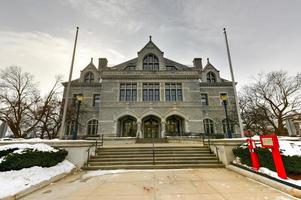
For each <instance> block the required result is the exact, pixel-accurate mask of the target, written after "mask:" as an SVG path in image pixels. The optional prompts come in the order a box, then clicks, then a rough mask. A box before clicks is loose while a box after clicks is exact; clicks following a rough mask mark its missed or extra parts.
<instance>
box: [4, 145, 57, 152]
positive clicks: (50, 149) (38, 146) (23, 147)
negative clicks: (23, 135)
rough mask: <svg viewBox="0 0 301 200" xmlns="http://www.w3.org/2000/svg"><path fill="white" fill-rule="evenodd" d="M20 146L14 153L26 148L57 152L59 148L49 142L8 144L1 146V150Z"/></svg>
mask: <svg viewBox="0 0 301 200" xmlns="http://www.w3.org/2000/svg"><path fill="white" fill-rule="evenodd" d="M14 148H18V150H16V151H14V153H20V152H22V151H23V150H24V149H33V150H37V151H44V152H57V151H58V150H57V149H55V148H53V147H51V146H49V145H47V144H43V143H41V144H8V145H3V146H0V151H3V150H7V149H14Z"/></svg>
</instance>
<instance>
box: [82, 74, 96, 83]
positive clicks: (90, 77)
mask: <svg viewBox="0 0 301 200" xmlns="http://www.w3.org/2000/svg"><path fill="white" fill-rule="evenodd" d="M84 81H85V83H93V81H94V74H93V73H92V72H88V73H86V75H85V80H84Z"/></svg>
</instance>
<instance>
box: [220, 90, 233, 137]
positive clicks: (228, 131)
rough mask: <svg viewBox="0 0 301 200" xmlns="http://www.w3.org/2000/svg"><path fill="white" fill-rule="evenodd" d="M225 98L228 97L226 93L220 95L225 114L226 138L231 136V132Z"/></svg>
mask: <svg viewBox="0 0 301 200" xmlns="http://www.w3.org/2000/svg"><path fill="white" fill-rule="evenodd" d="M227 99H228V97H227V96H226V95H222V96H221V100H222V101H223V106H224V109H225V115H226V127H227V135H228V138H232V133H231V130H230V124H229V117H228V111H227Z"/></svg>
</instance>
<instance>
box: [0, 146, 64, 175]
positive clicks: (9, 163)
mask: <svg viewBox="0 0 301 200" xmlns="http://www.w3.org/2000/svg"><path fill="white" fill-rule="evenodd" d="M67 154H68V152H67V151H66V150H63V149H60V150H58V151H57V152H44V151H37V150H33V149H25V150H24V151H23V152H22V153H21V154H19V153H9V154H7V156H5V159H4V160H3V161H2V162H1V163H0V171H9V170H20V169H23V168H28V167H33V166H40V167H52V166H54V165H56V164H58V163H59V162H62V161H63V160H64V159H65V157H66V156H67Z"/></svg>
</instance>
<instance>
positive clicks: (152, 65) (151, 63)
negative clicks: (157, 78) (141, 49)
mask: <svg viewBox="0 0 301 200" xmlns="http://www.w3.org/2000/svg"><path fill="white" fill-rule="evenodd" d="M143 69H145V70H159V59H158V57H157V56H155V55H154V54H148V55H146V56H145V57H144V58H143Z"/></svg>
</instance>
